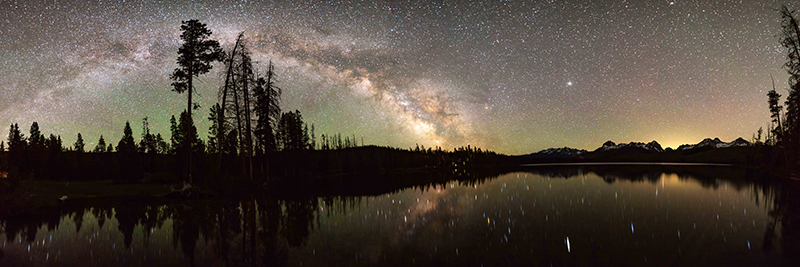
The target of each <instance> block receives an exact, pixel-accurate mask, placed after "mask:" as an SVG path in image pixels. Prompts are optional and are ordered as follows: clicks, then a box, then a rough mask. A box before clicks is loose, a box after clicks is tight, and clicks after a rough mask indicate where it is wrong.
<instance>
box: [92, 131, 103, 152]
mask: <svg viewBox="0 0 800 267" xmlns="http://www.w3.org/2000/svg"><path fill="white" fill-rule="evenodd" d="M103 152H106V140H105V139H103V135H102V134H101V135H100V140H97V145H96V146H95V147H94V153H103Z"/></svg>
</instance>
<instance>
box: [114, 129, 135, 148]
mask: <svg viewBox="0 0 800 267" xmlns="http://www.w3.org/2000/svg"><path fill="white" fill-rule="evenodd" d="M117 152H120V153H135V152H136V141H134V140H133V130H132V129H131V123H130V122H128V121H126V122H125V128H124V129H123V130H122V139H120V140H119V143H118V144H117Z"/></svg>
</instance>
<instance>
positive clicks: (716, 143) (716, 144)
mask: <svg viewBox="0 0 800 267" xmlns="http://www.w3.org/2000/svg"><path fill="white" fill-rule="evenodd" d="M752 145H753V144H752V143H750V142H749V141H747V140H744V139H742V138H741V137H739V138H737V139H736V140H733V141H731V142H730V143H725V142H722V141H721V140H719V138H714V139H711V138H706V139H703V141H700V143H697V144H694V145H681V146H679V147H678V149H677V150H690V149H698V148H705V147H711V148H727V147H739V146H752Z"/></svg>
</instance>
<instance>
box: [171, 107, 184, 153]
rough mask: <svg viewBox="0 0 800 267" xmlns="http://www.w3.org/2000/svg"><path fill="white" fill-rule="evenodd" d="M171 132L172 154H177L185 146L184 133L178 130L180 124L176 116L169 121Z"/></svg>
mask: <svg viewBox="0 0 800 267" xmlns="http://www.w3.org/2000/svg"><path fill="white" fill-rule="evenodd" d="M169 131H170V134H171V136H170V138H169V140H170V142H171V146H170V149H171V151H170V154H177V153H178V150H179V149H180V148H181V146H182V145H183V133H182V132H181V131H180V129H179V128H178V122H177V121H176V120H175V115H173V116H172V118H170V119H169Z"/></svg>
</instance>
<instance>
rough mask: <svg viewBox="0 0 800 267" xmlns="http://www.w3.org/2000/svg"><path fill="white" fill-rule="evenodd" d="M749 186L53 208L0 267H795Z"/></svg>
mask: <svg viewBox="0 0 800 267" xmlns="http://www.w3.org/2000/svg"><path fill="white" fill-rule="evenodd" d="M753 179H758V177H755V178H753V177H752V176H749V175H747V174H745V173H744V171H742V170H739V169H734V168H728V167H711V166H706V167H703V166H694V167H687V166H683V167H675V168H670V167H663V166H662V167H656V166H636V167H626V166H561V167H557V168H553V167H550V168H547V167H535V168H531V169H530V171H526V172H514V173H508V174H504V175H501V176H499V177H492V178H486V179H478V180H470V181H460V182H459V181H452V182H447V183H441V184H435V185H433V184H432V185H427V186H423V187H417V188H406V189H402V190H400V191H397V192H395V193H391V194H385V195H380V196H366V197H322V198H303V199H293V200H286V199H275V198H269V197H251V198H245V199H240V200H219V199H217V200H204V201H195V202H182V203H169V204H161V205H152V206H144V205H136V204H131V203H124V202H123V203H102V204H92V205H88V204H87V205H69V204H64V206H63V207H61V209H60V210H56V211H53V213H52V214H50V215H43V216H40V217H35V218H5V219H0V223H1V224H0V225H2V226H3V227H2V228H0V230H2V232H0V233H1V234H0V243H1V244H0V246H1V248H2V254H1V255H0V257H2V258H0V266H44V265H56V266H60V265H67V266H86V265H96V266H108V265H110V266H127V265H134V266H139V265H143V266H182V265H192V264H194V265H198V266H226V265H230V266H240V265H258V266H261V265H268V266H276V265H277V266H281V265H289V266H301V265H302V266H330V265H343V266H354V265H380V266H385V265H413V264H417V265H434V264H436V265H441V263H445V264H448V265H453V264H458V265H464V266H498V265H526V266H531V265H532V266H550V265H553V266H565V265H567V266H574V265H578V266H582V265H600V266H625V265H633V266H643V265H647V266H708V265H712V264H713V265H719V266H732V265H735V266H739V265H743V266H754V265H755V266H761V265H773V266H774V265H791V264H794V263H796V262H794V261H795V260H796V257H797V256H787V255H788V254H793V255H796V252H797V251H798V248H797V246H796V245H797V243H798V242H796V239H797V238H796V237H794V239H792V238H791V237H787V235H788V234H791V233H793V232H796V230H793V229H784V228H785V227H786V226H787V225H792V223H791V222H795V225H796V222H797V220H794V221H793V220H792V219H794V218H796V217H797V216H796V215H792V214H787V213H791V212H793V211H796V210H797V207H796V206H798V205H797V204H792V203H793V202H791V201H787V200H786V199H787V198H786V195H787V194H788V193H787V189H786V188H787V186H784V185H779V184H775V183H772V182H753ZM795 227H797V226H795ZM784 261H786V262H787V264H784Z"/></svg>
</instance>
